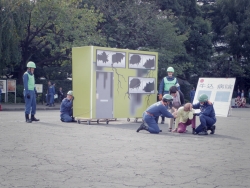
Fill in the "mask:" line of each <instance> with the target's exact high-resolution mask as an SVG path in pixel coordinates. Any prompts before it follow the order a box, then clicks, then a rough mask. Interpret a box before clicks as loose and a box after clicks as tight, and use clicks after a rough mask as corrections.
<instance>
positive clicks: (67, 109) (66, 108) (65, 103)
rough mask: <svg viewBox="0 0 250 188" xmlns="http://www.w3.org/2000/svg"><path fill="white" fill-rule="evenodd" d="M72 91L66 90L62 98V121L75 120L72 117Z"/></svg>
mask: <svg viewBox="0 0 250 188" xmlns="http://www.w3.org/2000/svg"><path fill="white" fill-rule="evenodd" d="M73 100H74V96H73V91H68V93H67V97H66V98H64V99H63V100H62V103H61V106H60V113H61V114H60V117H61V121H62V122H76V121H75V119H74V117H73Z"/></svg>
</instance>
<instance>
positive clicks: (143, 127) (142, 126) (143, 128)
mask: <svg viewBox="0 0 250 188" xmlns="http://www.w3.org/2000/svg"><path fill="white" fill-rule="evenodd" d="M141 130H147V127H146V125H144V123H142V124H141V125H140V127H139V128H138V129H137V131H136V132H139V131H141Z"/></svg>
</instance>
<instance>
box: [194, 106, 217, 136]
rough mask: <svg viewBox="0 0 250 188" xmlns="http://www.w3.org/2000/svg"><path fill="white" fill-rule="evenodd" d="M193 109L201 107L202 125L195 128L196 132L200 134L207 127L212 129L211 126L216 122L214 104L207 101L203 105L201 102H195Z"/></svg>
mask: <svg viewBox="0 0 250 188" xmlns="http://www.w3.org/2000/svg"><path fill="white" fill-rule="evenodd" d="M193 109H200V110H201V112H200V114H199V118H200V123H201V124H200V125H199V126H198V127H197V128H196V129H195V132H196V133H197V134H198V133H199V132H202V131H203V130H204V128H205V127H207V130H211V127H212V126H213V125H214V124H215V123H216V117H215V111H214V107H213V105H212V104H208V103H207V102H205V103H204V104H203V105H201V104H200V103H196V104H193Z"/></svg>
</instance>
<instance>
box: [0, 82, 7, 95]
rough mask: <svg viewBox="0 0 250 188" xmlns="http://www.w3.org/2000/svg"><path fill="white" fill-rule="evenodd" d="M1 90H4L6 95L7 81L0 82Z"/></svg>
mask: <svg viewBox="0 0 250 188" xmlns="http://www.w3.org/2000/svg"><path fill="white" fill-rule="evenodd" d="M0 88H1V89H2V93H6V80H0Z"/></svg>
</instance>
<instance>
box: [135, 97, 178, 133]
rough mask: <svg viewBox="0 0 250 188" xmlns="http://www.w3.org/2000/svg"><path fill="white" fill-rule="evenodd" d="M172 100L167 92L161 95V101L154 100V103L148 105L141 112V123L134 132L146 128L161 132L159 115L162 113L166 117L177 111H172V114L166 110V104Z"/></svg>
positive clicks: (171, 116)
mask: <svg viewBox="0 0 250 188" xmlns="http://www.w3.org/2000/svg"><path fill="white" fill-rule="evenodd" d="M172 101H173V97H172V96H171V95H169V94H165V95H164V96H163V97H162V100H161V101H159V102H156V103H155V104H152V105H151V106H150V107H148V108H147V109H146V111H145V112H144V113H143V117H142V119H143V123H142V124H141V125H140V127H139V128H138V129H137V130H136V132H139V131H141V130H146V131H148V132H150V133H154V134H158V133H159V132H161V131H160V129H159V126H158V118H159V116H160V115H163V116H164V117H168V118H174V117H176V113H177V112H174V113H173V114H171V113H170V112H169V111H168V110H167V106H168V105H169V104H170V103H171V102H172ZM145 124H146V125H145Z"/></svg>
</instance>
